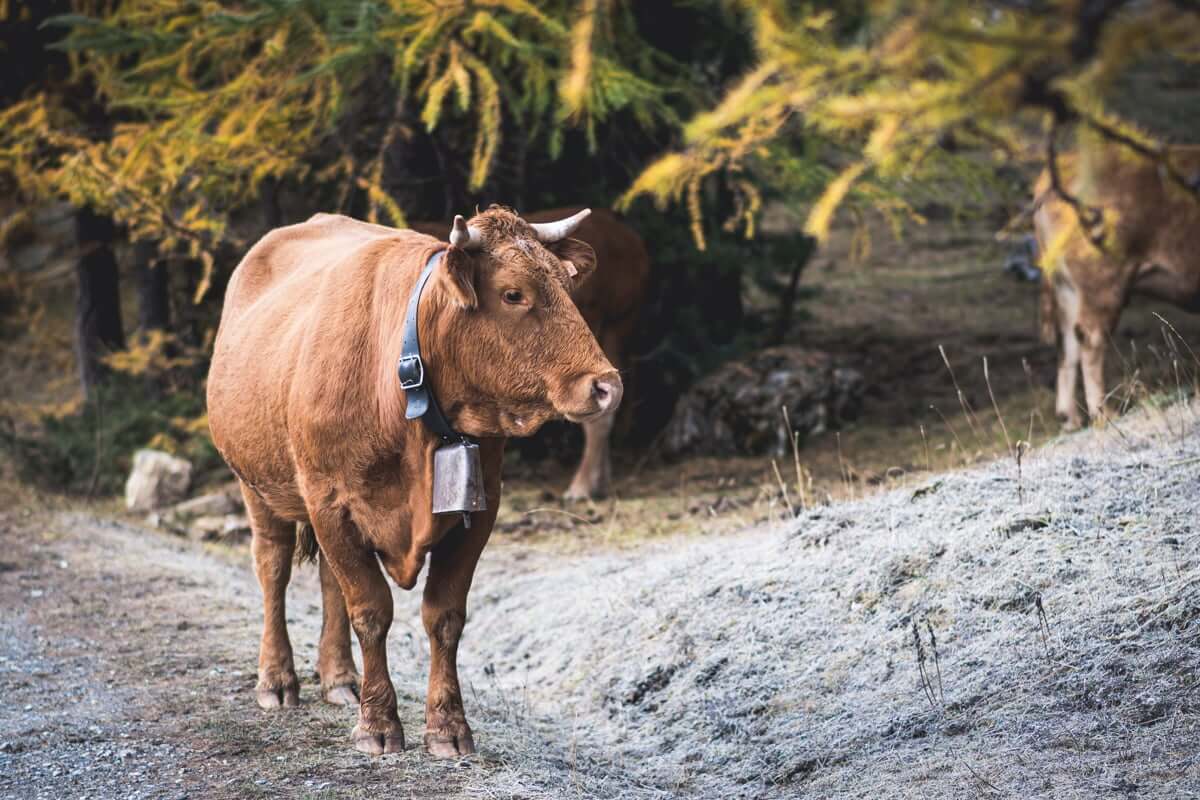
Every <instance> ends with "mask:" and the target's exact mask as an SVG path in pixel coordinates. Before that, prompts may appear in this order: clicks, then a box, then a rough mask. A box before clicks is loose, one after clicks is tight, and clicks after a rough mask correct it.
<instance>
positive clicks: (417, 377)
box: [396, 250, 466, 441]
mask: <svg viewBox="0 0 1200 800" xmlns="http://www.w3.org/2000/svg"><path fill="white" fill-rule="evenodd" d="M445 254H446V251H445V250H439V251H438V252H436V253H434V254H433V255H432V256H430V258H429V261H428V262H427V263H426V264H425V269H424V270H422V271H421V276H420V277H419V278H417V283H416V286H414V287H413V291H412V295H411V296H410V297H409V298H408V311H407V312H406V313H405V315H404V341H403V344H402V345H401V352H400V361H399V363H398V364H397V365H396V373H397V374H398V375H399V376H400V388H401V389H403V390H404V394H405V396H406V398H407V401H408V402H407V408H406V409H405V411H404V416H405V417H406V418H407V419H420V420H421V421H422V422H424V423H425V427H427V428H428V429H429V430H430V432H431V433H433V434H434V435H435V436H439V437H441V438H442V439H443V440H445V441H466V437H465V436H463V435H462V434H460V433H457V432H455V430H454V429H453V428H451V427H450V423H449V422H447V421H446V416H445V415H444V414H443V413H442V409H441V407H439V406H438V402H437V399H436V398H435V397H434V396H433V386H432V385H431V384H430V382H429V376H428V375H427V374H426V372H425V362H424V360H423V359H422V358H421V341H420V338H419V337H418V335H417V312H418V310H419V309H420V306H421V292H423V291H424V290H425V284H426V283H428V282H429V277H430V276H431V275H433V271H434V269H436V268H437V265H438V263H440V262H441V260H442V259H443V258H444V257H445Z"/></svg>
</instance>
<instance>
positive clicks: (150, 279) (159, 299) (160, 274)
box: [133, 242, 171, 334]
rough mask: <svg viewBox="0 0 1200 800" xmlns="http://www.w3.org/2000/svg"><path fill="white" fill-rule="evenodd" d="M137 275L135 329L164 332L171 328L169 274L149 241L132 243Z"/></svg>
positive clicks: (156, 249) (153, 245)
mask: <svg viewBox="0 0 1200 800" xmlns="http://www.w3.org/2000/svg"><path fill="white" fill-rule="evenodd" d="M133 257H134V262H135V264H134V270H135V272H134V274H135V275H136V277H137V295H138V331H139V332H141V333H143V334H145V333H149V332H150V331H166V330H169V329H170V327H171V275H170V271H169V270H168V269H167V265H166V263H165V262H164V261H163V259H162V258H160V257H159V254H158V247H157V246H156V245H155V244H154V243H153V242H138V243H137V244H136V245H135V246H134V250H133Z"/></svg>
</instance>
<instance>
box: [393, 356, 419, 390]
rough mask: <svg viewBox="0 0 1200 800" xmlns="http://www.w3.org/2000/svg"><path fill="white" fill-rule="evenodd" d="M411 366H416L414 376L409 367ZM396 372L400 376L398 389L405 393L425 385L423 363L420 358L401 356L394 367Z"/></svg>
mask: <svg viewBox="0 0 1200 800" xmlns="http://www.w3.org/2000/svg"><path fill="white" fill-rule="evenodd" d="M413 364H415V365H416V375H415V376H414V375H413V374H412V368H411V366H410V365H413ZM396 372H397V374H398V375H399V376H400V388H401V389H403V390H404V391H406V392H407V391H411V390H413V389H420V388H421V387H422V386H424V385H425V362H424V361H422V360H421V357H420V356H417V355H413V356H401V357H400V363H399V364H397V365H396Z"/></svg>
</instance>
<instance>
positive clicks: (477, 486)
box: [433, 442, 487, 514]
mask: <svg viewBox="0 0 1200 800" xmlns="http://www.w3.org/2000/svg"><path fill="white" fill-rule="evenodd" d="M473 511H487V495H486V494H485V493H484V490H483V466H482V464H481V463H480V461H479V445H477V444H475V443H474V442H454V443H453V444H448V445H444V446H443V447H439V448H438V449H437V450H435V451H433V513H434V514H459V513H461V514H470V513H471V512H473Z"/></svg>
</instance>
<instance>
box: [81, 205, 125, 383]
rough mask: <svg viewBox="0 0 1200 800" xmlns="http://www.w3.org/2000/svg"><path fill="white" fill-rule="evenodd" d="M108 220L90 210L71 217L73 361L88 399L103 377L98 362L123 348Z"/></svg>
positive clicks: (119, 302)
mask: <svg viewBox="0 0 1200 800" xmlns="http://www.w3.org/2000/svg"><path fill="white" fill-rule="evenodd" d="M114 235H115V229H114V227H113V222H112V219H111V218H109V217H106V216H101V215H99V214H96V213H95V212H93V211H92V210H91V209H88V208H83V209H80V210H79V211H78V212H77V213H76V215H75V243H76V246H77V247H78V249H79V260H78V261H77V262H76V265H75V273H76V277H77V279H78V285H77V294H76V296H75V361H76V364H77V365H78V367H79V381H80V384H81V385H82V387H83V396H84V399H85V400H86V399H88V398H90V397H91V396H92V395H93V393H94V391H95V388H96V385H97V384H98V383H99V382H100V380H101V378H102V376H103V372H104V370H103V366H104V365H103V364H102V363H101V361H100V359H101V358H102V357H103V356H104V354H105V353H108V352H111V351H113V350H121V349H123V348H124V347H125V331H124V328H123V327H122V325H121V292H120V275H119V273H118V270H117V259H116V256H115V255H114V254H113V247H112V242H113V237H114Z"/></svg>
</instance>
